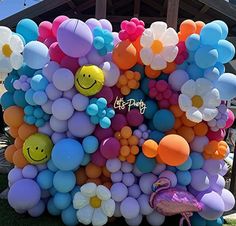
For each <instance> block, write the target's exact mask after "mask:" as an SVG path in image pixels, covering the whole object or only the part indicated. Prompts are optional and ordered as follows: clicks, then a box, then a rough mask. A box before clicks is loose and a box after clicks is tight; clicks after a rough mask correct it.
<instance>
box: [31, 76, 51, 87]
mask: <svg viewBox="0 0 236 226" xmlns="http://www.w3.org/2000/svg"><path fill="white" fill-rule="evenodd" d="M30 85H31V88H32V89H33V90H35V91H37V90H45V89H46V87H47V85H48V80H47V79H46V78H45V77H44V76H43V75H41V74H36V75H34V76H33V77H32V79H31V82H30Z"/></svg>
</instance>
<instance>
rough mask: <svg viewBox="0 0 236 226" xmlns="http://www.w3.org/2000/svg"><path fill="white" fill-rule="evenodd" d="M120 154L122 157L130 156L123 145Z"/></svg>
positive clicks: (128, 149) (127, 148)
mask: <svg viewBox="0 0 236 226" xmlns="http://www.w3.org/2000/svg"><path fill="white" fill-rule="evenodd" d="M120 154H121V155H122V156H124V157H127V156H128V155H129V154H130V148H129V146H127V145H124V146H122V147H121V148H120Z"/></svg>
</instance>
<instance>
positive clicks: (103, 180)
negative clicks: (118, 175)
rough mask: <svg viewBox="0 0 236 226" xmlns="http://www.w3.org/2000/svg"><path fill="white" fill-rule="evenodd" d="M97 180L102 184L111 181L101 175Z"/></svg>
mask: <svg viewBox="0 0 236 226" xmlns="http://www.w3.org/2000/svg"><path fill="white" fill-rule="evenodd" d="M99 178H100V180H101V181H102V183H105V182H109V181H111V179H110V178H109V177H105V176H104V175H101V176H100V177H99Z"/></svg>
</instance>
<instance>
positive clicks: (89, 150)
mask: <svg viewBox="0 0 236 226" xmlns="http://www.w3.org/2000/svg"><path fill="white" fill-rule="evenodd" d="M227 35H228V27H227V25H226V24H225V23H224V22H223V21H219V20H217V21H213V22H210V23H208V24H205V23H203V22H202V21H197V22H194V21H192V20H185V21H183V22H182V23H181V25H180V28H179V31H178V32H177V31H175V30H174V29H173V28H170V27H169V28H168V27H167V24H166V23H165V22H161V21H158V22H154V23H152V24H151V26H150V27H145V24H144V22H143V21H142V20H139V19H138V18H132V19H131V20H130V21H128V20H125V21H122V23H121V25H120V31H119V33H117V32H114V31H113V28H112V24H111V23H110V22H109V21H108V20H106V19H101V20H97V19H95V18H90V19H88V20H87V21H86V22H83V21H81V20H78V19H71V18H68V17H67V16H58V17H57V18H55V20H53V21H52V22H49V21H43V22H41V23H40V24H39V25H37V24H36V23H35V22H34V21H32V20H30V19H23V20H21V21H20V22H19V23H18V24H17V26H16V33H14V32H12V31H11V30H10V29H9V28H7V27H3V26H0V44H1V45H0V50H1V54H0V74H1V75H3V76H5V77H6V79H5V81H4V86H5V88H6V92H5V93H4V94H3V95H2V97H1V104H2V106H3V108H4V115H3V116H4V121H5V123H6V124H7V125H8V126H9V133H10V135H11V136H12V137H13V138H14V139H15V140H14V144H12V145H10V146H8V147H7V149H6V151H5V158H6V159H7V161H9V162H10V163H12V164H14V165H15V167H14V168H13V169H12V170H11V171H10V172H9V175H8V180H9V186H10V190H9V193H8V202H9V204H10V206H11V207H12V208H14V209H15V211H16V212H17V213H19V214H21V213H28V214H29V215H30V216H32V217H39V216H40V215H41V214H43V212H44V211H45V210H47V211H48V212H49V214H51V215H53V216H59V215H60V216H61V219H62V221H63V223H64V224H65V225H68V226H73V225H78V224H79V223H82V224H85V225H88V224H92V225H95V226H96V225H99V226H100V225H104V224H106V223H107V222H109V218H111V217H117V218H118V217H123V218H124V219H125V222H126V223H127V224H128V225H131V226H135V225H142V224H143V223H142V221H143V219H144V218H146V220H147V222H148V223H149V224H150V225H155V226H158V225H162V224H163V223H164V221H165V219H166V218H165V217H168V216H170V215H174V214H182V215H183V216H185V217H186V220H188V218H189V213H191V212H195V213H194V215H193V216H192V217H191V218H190V221H191V224H192V225H193V226H194V225H195V226H200V225H201V226H202V225H203V226H206V225H222V220H221V216H222V214H223V212H224V211H229V210H231V209H232V208H233V206H234V205H235V200H234V197H233V195H232V194H231V193H230V192H229V191H228V190H226V189H225V188H224V186H225V180H224V177H223V176H224V175H225V174H226V173H227V170H228V168H227V164H225V162H224V158H226V157H227V155H228V154H229V148H228V145H227V143H225V142H224V141H223V139H224V136H225V134H226V129H227V128H229V127H230V126H232V124H233V122H234V115H233V112H232V111H230V110H229V109H227V106H226V102H225V101H228V100H230V99H232V98H234V97H236V76H235V75H233V74H231V73H227V72H225V67H224V64H226V63H228V62H229V61H230V60H231V59H232V58H233V57H234V54H235V48H234V46H233V45H232V44H231V43H230V42H229V41H227V40H226V38H227ZM182 223H183V221H182V220H181V221H180V225H181V224H182Z"/></svg>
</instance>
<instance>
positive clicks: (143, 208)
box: [138, 194, 153, 215]
mask: <svg viewBox="0 0 236 226" xmlns="http://www.w3.org/2000/svg"><path fill="white" fill-rule="evenodd" d="M138 203H139V206H140V213H141V214H143V215H149V214H150V213H152V212H153V209H152V208H151V206H150V204H149V196H148V195H145V194H142V195H140V196H139V198H138Z"/></svg>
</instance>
